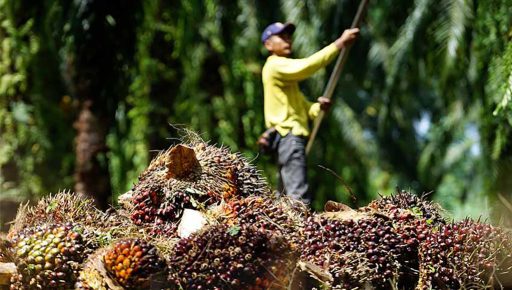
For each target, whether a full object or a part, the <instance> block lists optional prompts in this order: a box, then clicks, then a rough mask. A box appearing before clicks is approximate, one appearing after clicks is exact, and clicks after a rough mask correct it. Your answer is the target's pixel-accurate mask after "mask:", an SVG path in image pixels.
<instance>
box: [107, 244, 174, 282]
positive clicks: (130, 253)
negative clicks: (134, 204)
mask: <svg viewBox="0 0 512 290" xmlns="http://www.w3.org/2000/svg"><path fill="white" fill-rule="evenodd" d="M103 262H104V266H105V268H106V270H107V273H108V274H109V275H110V277H112V279H114V280H116V281H117V282H118V283H119V284H120V285H121V286H123V287H124V288H125V289H149V288H150V285H153V286H154V284H151V283H155V282H154V277H156V276H157V275H158V274H160V275H162V274H163V273H165V271H166V269H167V265H166V263H165V261H164V260H163V259H162V258H160V256H159V254H158V250H157V248H156V247H155V246H153V245H152V244H150V243H148V242H146V241H145V240H143V239H139V238H134V239H124V240H120V241H118V242H116V243H114V244H113V245H112V246H111V247H110V249H109V250H108V251H107V252H106V253H105V255H104V256H103Z"/></svg>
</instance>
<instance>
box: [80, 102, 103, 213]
mask: <svg viewBox="0 0 512 290" xmlns="http://www.w3.org/2000/svg"><path fill="white" fill-rule="evenodd" d="M91 107H92V101H90V100H87V101H85V102H84V103H83V104H82V108H81V110H80V114H79V115H78V120H77V121H76V122H75V124H74V127H75V129H76V130H77V135H76V138H75V146H76V147H75V152H76V167H75V175H74V179H75V192H76V193H78V194H84V195H87V196H90V197H92V198H94V200H95V201H96V203H97V205H98V207H99V208H102V209H105V208H106V207H107V206H108V203H109V200H110V196H111V191H112V190H111V186H110V174H109V171H108V164H107V158H106V157H105V154H106V152H107V145H106V138H105V137H106V133H107V132H106V130H107V128H108V125H106V124H102V122H101V121H100V120H101V118H99V116H97V114H95V113H94V112H93V110H91Z"/></svg>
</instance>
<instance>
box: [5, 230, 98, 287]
mask: <svg viewBox="0 0 512 290" xmlns="http://www.w3.org/2000/svg"><path fill="white" fill-rule="evenodd" d="M84 236H86V235H85V234H84V233H83V228H81V227H80V226H77V225H75V224H72V223H66V224H49V225H41V226H37V227H34V228H28V229H25V230H23V231H22V232H20V233H19V234H18V235H16V236H15V237H14V238H13V244H14V251H15V263H16V267H17V269H18V273H17V274H16V275H14V276H13V277H12V279H11V290H15V289H50V288H52V289H70V288H71V287H73V285H74V282H75V280H76V278H77V276H78V270H79V268H80V264H81V263H82V261H83V260H84V258H85V257H87V255H88V253H89V252H90V251H91V250H90V249H89V248H88V247H89V245H88V244H87V242H86V240H85V239H84Z"/></svg>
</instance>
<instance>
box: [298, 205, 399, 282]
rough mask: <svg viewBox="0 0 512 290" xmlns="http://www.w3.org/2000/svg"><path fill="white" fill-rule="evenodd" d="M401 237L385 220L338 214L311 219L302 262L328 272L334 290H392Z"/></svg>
mask: <svg viewBox="0 0 512 290" xmlns="http://www.w3.org/2000/svg"><path fill="white" fill-rule="evenodd" d="M398 245H399V236H398V235H397V233H396V232H395V231H394V229H393V223H392V222H391V221H390V220H389V219H386V218H383V217H379V216H371V215H364V214H363V215H362V214H357V215H353V216H348V217H345V216H343V217H339V216H337V215H336V213H325V214H318V215H315V216H312V217H310V218H308V219H307V221H306V224H305V240H304V244H303V247H302V248H303V250H302V255H301V260H303V261H308V262H312V263H314V264H315V265H317V266H318V267H320V268H322V269H324V270H326V271H328V272H329V273H330V275H331V276H332V281H324V284H326V285H327V286H328V287H330V288H332V289H360V288H365V287H374V288H377V289H390V288H391V285H392V284H391V283H392V282H393V281H394V280H396V279H397V275H398V270H399V266H400V265H399V263H398V262H397V259H398V253H399V252H400V249H399V248H398Z"/></svg>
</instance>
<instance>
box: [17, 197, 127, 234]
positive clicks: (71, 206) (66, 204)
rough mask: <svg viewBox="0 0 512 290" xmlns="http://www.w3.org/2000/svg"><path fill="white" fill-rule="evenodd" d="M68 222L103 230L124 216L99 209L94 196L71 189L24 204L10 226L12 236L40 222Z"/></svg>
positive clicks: (40, 223)
mask: <svg viewBox="0 0 512 290" xmlns="http://www.w3.org/2000/svg"><path fill="white" fill-rule="evenodd" d="M68 222H76V223H80V225H82V226H84V227H92V228H95V229H98V230H100V229H108V228H109V227H111V226H113V225H115V224H117V223H119V222H120V219H119V218H118V217H116V216H111V215H108V214H105V213H103V212H101V211H100V210H98V209H97V208H96V207H95V206H94V201H93V200H92V199H90V198H86V197H83V196H82V195H78V194H74V193H71V192H59V193H57V194H55V195H49V196H47V197H43V198H42V199H40V200H39V201H38V202H37V204H35V205H29V204H27V205H24V206H21V207H20V208H19V210H18V213H17V214H16V219H15V220H14V224H13V225H12V226H11V227H10V229H9V234H8V237H13V236H15V235H17V233H18V232H21V231H23V230H24V229H26V228H32V227H36V226H38V225H45V224H61V223H68Z"/></svg>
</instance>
